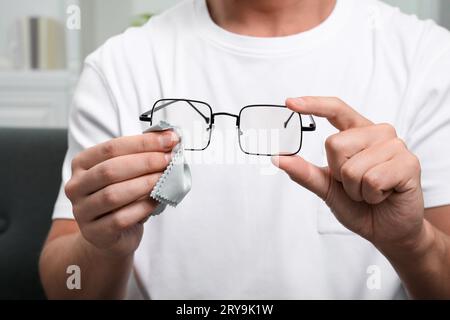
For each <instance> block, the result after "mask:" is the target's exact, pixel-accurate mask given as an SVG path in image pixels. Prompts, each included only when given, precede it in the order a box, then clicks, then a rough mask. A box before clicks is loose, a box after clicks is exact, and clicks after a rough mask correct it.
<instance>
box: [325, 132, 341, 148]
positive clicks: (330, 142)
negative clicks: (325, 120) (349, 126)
mask: <svg viewBox="0 0 450 320" xmlns="http://www.w3.org/2000/svg"><path fill="white" fill-rule="evenodd" d="M340 140H341V139H340V135H339V133H337V134H333V135H331V136H329V137H328V138H327V139H326V140H325V149H326V150H327V151H337V150H339V149H340V143H341V142H340Z"/></svg>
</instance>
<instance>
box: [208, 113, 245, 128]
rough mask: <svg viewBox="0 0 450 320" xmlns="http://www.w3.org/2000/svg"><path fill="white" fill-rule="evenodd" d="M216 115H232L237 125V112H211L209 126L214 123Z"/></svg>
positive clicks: (237, 125)
mask: <svg viewBox="0 0 450 320" xmlns="http://www.w3.org/2000/svg"><path fill="white" fill-rule="evenodd" d="M216 116H225V117H233V118H236V127H239V120H240V119H239V116H238V115H237V114H233V113H228V112H217V113H213V114H212V116H211V127H212V126H213V125H214V122H215V118H216Z"/></svg>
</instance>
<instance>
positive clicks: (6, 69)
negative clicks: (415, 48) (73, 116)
mask: <svg viewBox="0 0 450 320" xmlns="http://www.w3.org/2000/svg"><path fill="white" fill-rule="evenodd" d="M179 1H180V0H0V300H1V299H44V298H45V295H44V293H43V290H42V287H41V284H40V280H39V275H38V267H37V266H38V259H39V255H40V251H41V248H42V245H43V243H44V241H45V238H46V235H47V232H48V230H49V227H50V224H51V212H52V210H53V205H54V203H55V199H56V196H57V193H58V190H59V187H60V184H61V166H62V162H63V159H64V155H65V153H66V150H67V130H66V127H67V118H68V113H69V112H68V111H69V108H70V102H71V99H72V95H73V91H74V88H75V85H76V83H77V79H78V76H79V74H80V71H81V67H82V62H83V60H84V58H85V57H86V56H87V55H88V54H89V53H90V52H92V51H93V50H95V48H97V47H98V46H100V45H101V44H102V43H104V42H105V40H106V39H108V38H109V37H111V36H113V35H115V34H118V33H121V32H123V31H124V30H125V29H127V28H128V27H130V26H132V25H140V24H143V23H145V21H146V20H147V19H148V18H149V17H151V16H152V15H155V14H158V13H160V12H162V11H163V10H165V9H167V8H169V7H171V6H173V5H174V4H176V3H177V2H179ZM386 1H387V2H389V3H391V4H393V5H395V6H399V7H401V9H402V10H403V11H405V12H408V13H413V14H416V15H418V16H419V17H421V18H425V19H433V20H435V21H436V22H438V23H439V24H441V25H443V26H446V27H447V28H449V27H450V0H386ZM80 22H81V25H80Z"/></svg>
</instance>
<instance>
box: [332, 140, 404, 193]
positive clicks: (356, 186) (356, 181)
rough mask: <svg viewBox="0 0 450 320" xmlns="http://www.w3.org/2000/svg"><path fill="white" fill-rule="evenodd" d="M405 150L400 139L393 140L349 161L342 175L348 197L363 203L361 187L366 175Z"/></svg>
mask: <svg viewBox="0 0 450 320" xmlns="http://www.w3.org/2000/svg"><path fill="white" fill-rule="evenodd" d="M404 150H405V145H404V143H403V142H402V141H401V140H400V139H391V140H389V141H385V142H382V143H379V144H376V145H374V146H371V147H370V148H368V149H365V150H363V151H361V152H359V153H357V154H356V155H354V156H353V157H351V158H350V159H348V160H347V161H346V162H345V163H344V164H343V165H342V167H341V174H340V175H341V177H342V185H343V187H344V190H345V192H346V193H347V195H348V196H349V197H350V198H351V199H352V200H354V201H363V200H364V198H363V195H362V190H361V189H362V187H361V186H362V178H363V176H364V174H365V173H366V172H368V171H369V170H370V169H371V168H373V167H376V166H377V165H379V164H382V163H383V162H387V161H389V160H391V159H392V158H393V157H394V156H395V155H396V154H398V153H400V152H402V151H404Z"/></svg>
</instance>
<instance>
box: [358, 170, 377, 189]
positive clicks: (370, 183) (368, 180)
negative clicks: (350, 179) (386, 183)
mask: <svg viewBox="0 0 450 320" xmlns="http://www.w3.org/2000/svg"><path fill="white" fill-rule="evenodd" d="M362 181H363V183H364V184H365V185H366V186H367V187H369V189H372V190H379V189H380V188H381V179H380V176H379V175H377V174H373V173H367V174H365V175H364V176H363V178H362Z"/></svg>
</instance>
